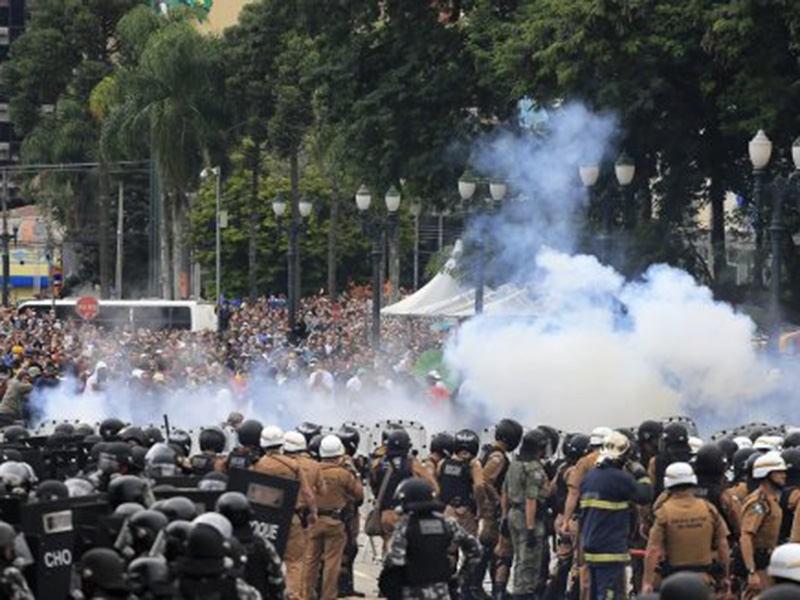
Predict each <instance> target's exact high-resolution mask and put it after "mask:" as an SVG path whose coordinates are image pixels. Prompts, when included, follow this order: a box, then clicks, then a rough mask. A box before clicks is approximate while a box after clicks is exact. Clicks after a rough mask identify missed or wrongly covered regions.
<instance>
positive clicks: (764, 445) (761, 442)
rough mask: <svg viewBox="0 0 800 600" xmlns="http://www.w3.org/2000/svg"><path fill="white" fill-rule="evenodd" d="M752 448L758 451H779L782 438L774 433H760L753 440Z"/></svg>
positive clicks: (781, 447)
mask: <svg viewBox="0 0 800 600" xmlns="http://www.w3.org/2000/svg"><path fill="white" fill-rule="evenodd" d="M753 448H754V449H755V450H758V451H759V452H780V451H781V450H782V449H783V438H782V437H780V436H776V435H760V436H758V437H757V438H756V440H755V441H754V442H753Z"/></svg>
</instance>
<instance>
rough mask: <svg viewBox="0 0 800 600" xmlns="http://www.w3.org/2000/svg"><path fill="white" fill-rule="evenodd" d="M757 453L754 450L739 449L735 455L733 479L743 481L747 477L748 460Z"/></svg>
mask: <svg viewBox="0 0 800 600" xmlns="http://www.w3.org/2000/svg"><path fill="white" fill-rule="evenodd" d="M755 453H756V451H755V450H753V449H752V448H739V449H738V450H737V451H736V454H734V455H733V478H734V479H735V480H736V481H742V480H743V479H744V478H745V477H746V476H747V460H748V459H749V458H750V457H751V456H753V455H754V454H755Z"/></svg>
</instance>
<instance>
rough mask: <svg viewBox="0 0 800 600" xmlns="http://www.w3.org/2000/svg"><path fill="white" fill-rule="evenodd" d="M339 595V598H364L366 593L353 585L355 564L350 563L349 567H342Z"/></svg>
mask: <svg viewBox="0 0 800 600" xmlns="http://www.w3.org/2000/svg"><path fill="white" fill-rule="evenodd" d="M337 596H338V597H339V598H348V597H349V598H364V597H365V596H366V594H364V593H363V592H358V591H356V588H355V586H354V585H353V565H352V564H351V565H348V566H347V568H342V570H341V572H340V573H339V591H338V594H337Z"/></svg>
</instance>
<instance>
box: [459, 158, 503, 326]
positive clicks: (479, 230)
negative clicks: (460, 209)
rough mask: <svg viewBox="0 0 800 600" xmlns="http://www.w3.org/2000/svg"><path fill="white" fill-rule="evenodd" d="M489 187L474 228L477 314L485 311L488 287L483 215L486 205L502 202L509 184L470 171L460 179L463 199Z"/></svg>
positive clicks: (479, 208) (490, 207)
mask: <svg viewBox="0 0 800 600" xmlns="http://www.w3.org/2000/svg"><path fill="white" fill-rule="evenodd" d="M482 185H483V186H485V187H487V188H488V190H487V191H488V192H489V194H488V195H487V196H485V202H484V203H483V204H478V206H477V209H476V212H477V215H478V217H477V224H476V226H475V228H474V231H475V249H476V257H477V258H476V265H475V314H476V315H479V314H481V313H482V312H483V300H484V289H485V287H486V242H485V239H484V227H485V222H484V219H483V215H485V214H486V207H487V206H488V210H489V211H491V210H493V205H495V204H498V205H499V204H500V202H502V201H503V199H504V198H505V197H506V194H507V193H508V184H507V183H506V182H505V181H503V180H501V179H490V178H485V177H476V176H475V175H473V174H472V173H470V172H469V171H465V172H464V174H463V175H462V176H461V177H460V178H459V180H458V193H459V195H460V196H461V199H462V200H464V201H469V200H471V199H472V197H473V196H474V195H475V192H476V191H478V188H479V187H481V186H482Z"/></svg>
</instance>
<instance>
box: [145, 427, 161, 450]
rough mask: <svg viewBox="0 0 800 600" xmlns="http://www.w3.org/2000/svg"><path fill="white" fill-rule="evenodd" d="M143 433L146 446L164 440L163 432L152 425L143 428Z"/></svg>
mask: <svg viewBox="0 0 800 600" xmlns="http://www.w3.org/2000/svg"><path fill="white" fill-rule="evenodd" d="M144 435H145V437H146V438H147V445H148V446H152V445H153V444H157V443H158V442H163V441H164V434H163V433H161V429H159V428H158V427H155V426H153V425H151V426H150V427H145V428H144Z"/></svg>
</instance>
